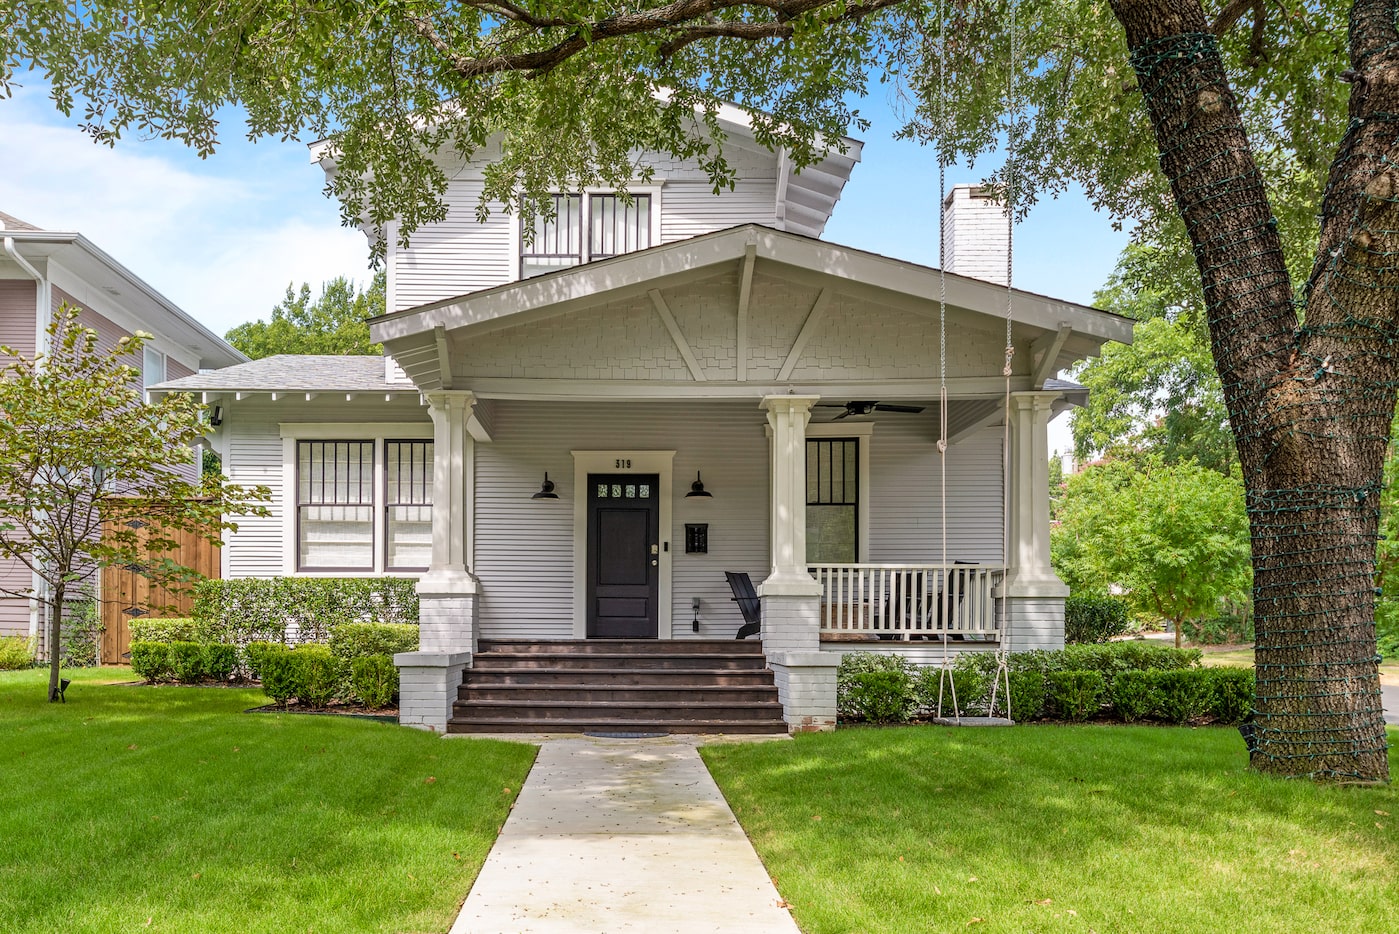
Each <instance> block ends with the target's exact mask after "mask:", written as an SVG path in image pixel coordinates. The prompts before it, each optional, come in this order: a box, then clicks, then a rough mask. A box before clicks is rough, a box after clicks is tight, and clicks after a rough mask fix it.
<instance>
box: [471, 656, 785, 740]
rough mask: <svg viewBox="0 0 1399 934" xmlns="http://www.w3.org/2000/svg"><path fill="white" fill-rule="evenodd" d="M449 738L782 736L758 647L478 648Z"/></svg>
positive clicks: (768, 674) (770, 681) (769, 678)
mask: <svg viewBox="0 0 1399 934" xmlns="http://www.w3.org/2000/svg"><path fill="white" fill-rule="evenodd" d="M472 666H473V667H472V668H470V669H468V670H467V672H466V674H465V675H464V677H463V680H462V685H461V687H460V688H459V689H458V692H457V701H456V703H455V704H454V705H453V716H452V719H451V720H450V721H449V722H448V724H447V731H448V732H449V733H556V732H557V733H580V732H618V733H621V732H628V733H632V732H636V733H643V732H644V733H652V732H654V733H785V732H787V726H786V724H785V722H783V719H782V705H781V704H779V703H778V700H777V688H776V687H775V686H774V684H773V679H772V672H771V671H769V670H768V669H767V667H766V659H765V658H764V656H763V654H762V645H761V644H760V643H758V642H742V641H710V640H703V641H701V640H678V639H677V640H664V641H662V640H654V639H647V640H618V639H606V640H604V639H592V640H588V641H581V640H579V641H547V640H542V641H525V640H514V639H509V640H507V639H498V640H483V641H482V643H481V645H480V647H479V651H478V652H477V653H476V655H475V656H474V658H473V660H472Z"/></svg>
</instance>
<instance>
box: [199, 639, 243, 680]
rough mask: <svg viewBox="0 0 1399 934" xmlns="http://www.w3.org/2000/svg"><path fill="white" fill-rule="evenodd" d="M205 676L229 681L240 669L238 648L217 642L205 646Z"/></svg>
mask: <svg viewBox="0 0 1399 934" xmlns="http://www.w3.org/2000/svg"><path fill="white" fill-rule="evenodd" d="M203 649H204V676H205V677H206V678H212V679H213V680H215V681H227V680H228V679H229V678H231V677H233V672H235V671H237V670H238V649H237V648H236V647H234V646H231V645H221V644H219V643H217V642H214V643H210V644H209V645H205V646H203Z"/></svg>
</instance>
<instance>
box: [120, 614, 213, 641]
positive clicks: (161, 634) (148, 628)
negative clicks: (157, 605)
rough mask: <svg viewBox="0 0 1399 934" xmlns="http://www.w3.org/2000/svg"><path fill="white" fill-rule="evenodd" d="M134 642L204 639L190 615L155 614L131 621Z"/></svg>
mask: <svg viewBox="0 0 1399 934" xmlns="http://www.w3.org/2000/svg"><path fill="white" fill-rule="evenodd" d="M131 641H132V642H165V643H170V642H200V641H203V640H202V638H201V636H200V634H199V632H198V630H197V629H196V627H195V624H194V619H193V618H192V617H189V616H170V617H162V616H153V617H151V618H149V619H133V620H132V621H131Z"/></svg>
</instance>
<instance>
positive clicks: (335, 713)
mask: <svg viewBox="0 0 1399 934" xmlns="http://www.w3.org/2000/svg"><path fill="white" fill-rule="evenodd" d="M243 713H297V714H309V715H310V716H314V717H357V718H359V719H361V720H378V721H380V722H382V723H398V708H396V707H384V708H382V709H379V710H371V709H370V708H368V707H359V706H355V705H353V704H332V705H331V706H329V707H303V706H301V705H300V704H287V705H286V706H285V707H279V706H278V705H276V704H264V705H263V706H261V707H249V708H248V709H247V710H245V711H243Z"/></svg>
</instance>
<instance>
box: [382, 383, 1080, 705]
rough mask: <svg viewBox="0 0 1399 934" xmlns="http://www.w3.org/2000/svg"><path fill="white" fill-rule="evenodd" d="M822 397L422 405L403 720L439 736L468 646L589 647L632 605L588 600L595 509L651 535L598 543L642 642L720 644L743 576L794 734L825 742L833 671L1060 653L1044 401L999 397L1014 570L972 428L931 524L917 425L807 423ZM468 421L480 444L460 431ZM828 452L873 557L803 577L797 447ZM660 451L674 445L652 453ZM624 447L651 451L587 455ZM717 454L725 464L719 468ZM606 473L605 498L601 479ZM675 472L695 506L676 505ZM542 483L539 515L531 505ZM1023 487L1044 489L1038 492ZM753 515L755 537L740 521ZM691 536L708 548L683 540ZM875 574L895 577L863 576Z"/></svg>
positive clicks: (861, 546)
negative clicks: (426, 479)
mask: <svg viewBox="0 0 1399 934" xmlns="http://www.w3.org/2000/svg"><path fill="white" fill-rule="evenodd" d="M819 398H820V397H817V396H814V395H813V396H793V395H786V396H769V397H766V398H764V399H762V400H760V401H759V400H755V403H756V404H754V403H750V404H749V405H744V404H742V403H737V402H725V403H715V402H709V403H703V404H697V403H685V404H673V403H672V404H667V403H658V402H649V403H625V404H621V403H616V402H595V403H574V404H567V405H565V404H557V403H535V402H528V401H523V400H522V401H495V400H492V401H490V402H484V401H483V400H479V399H477V398H476V397H475V396H474V394H473V393H470V392H464V391H458V392H452V393H430V394H428V395H427V400H428V403H429V405H430V410H431V413H432V416H433V420H434V426H435V439H434V447H433V467H434V473H433V476H434V495H433V504H432V513H433V558H432V567H431V568H430V569H429V571H428V572H427V573H426V574H425V575H424V576H423V577H422V579H421V581H420V584H419V587H418V590H419V594H420V597H421V601H422V611H421V619H422V651H421V652H420V653H417V657H415V658H407V657H404V658H402V659H401V660H400V664H401V667H402V668H403V673H404V680H405V684H408V683H411V684H413V685H414V688H413V692H412V696H413V697H415V698H417V699H418V700H421V701H423V702H424V706H425V708H426V712H424V713H421V714H415V713H413V712H412V711H411V710H410V709H409V707H410V705H409V704H408V703H406V702H405V705H404V710H405V713H404V719H405V722H409V721H413V722H417V723H419V724H420V725H423V726H429V727H432V728H434V729H439V730H445V729H446V726H447V720H448V719H449V718H450V716H451V713H450V712H451V709H452V703H453V702H454V701H455V700H456V685H458V684H460V683H461V677H462V672H463V671H465V670H467V669H469V668H470V667H472V665H473V664H474V662H473V659H474V655H473V653H476V652H477V651H479V647H480V643H481V642H482V640H486V641H491V642H495V643H497V644H498V643H499V641H500V640H510V639H544V640H588V639H590V638H594V637H595V634H594V633H593V631H592V627H593V625H594V619H593V617H592V616H590V613H594V612H595V608H596V607H598V606H601V605H603V604H605V603H607V602H608V601H611V602H612V603H617V602H618V601H619V600H621V599H624V600H627V601H632V602H635V601H637V600H643V599H647V598H646V596H645V593H646V592H645V591H644V588H643V591H642V592H640V596H637V595H636V594H633V595H631V596H626V597H623V598H618V597H617V596H616V595H615V594H614V593H612V592H610V591H609V592H607V593H604V592H603V590H602V589H600V588H599V586H598V584H599V579H598V577H597V574H598V566H597V565H596V564H595V562H593V560H592V554H593V551H592V549H594V548H595V547H597V543H598V542H599V535H601V534H603V530H602V529H600V528H599V527H598V526H597V524H596V513H597V509H596V507H597V506H598V504H599V503H600V502H601V503H603V504H611V505H614V506H615V507H616V508H617V509H620V510H622V511H623V512H625V511H626V510H628V509H633V507H634V508H636V509H640V510H641V514H643V515H645V516H648V517H654V518H653V519H647V520H645V521H649V522H654V527H653V530H652V532H651V533H645V532H644V523H642V524H640V525H638V526H637V529H639V530H641V531H638V532H637V534H636V535H633V536H630V538H629V537H628V536H629V533H625V531H624V530H623V531H622V532H617V533H610V534H612V535H613V538H612V539H609V540H608V541H607V543H606V544H607V546H608V548H611V549H614V550H617V549H620V551H621V556H620V558H618V559H617V560H619V561H620V562H621V565H620V566H622V567H623V568H624V569H625V568H637V569H638V570H637V572H636V573H637V574H638V575H640V576H639V577H637V581H645V580H651V581H653V588H652V591H653V593H654V599H651V602H649V603H646V604H644V605H645V606H646V607H648V609H646V610H645V612H646V613H650V614H652V615H651V616H650V617H649V619H650V622H649V623H647V625H649V626H650V629H649V635H645V634H643V636H642V637H643V638H653V639H656V640H657V641H659V642H677V643H678V642H687V641H694V640H716V639H730V640H731V639H732V638H733V636H734V634H735V633H736V632H737V630H738V628H739V626H740V625H741V624H742V617H741V615H740V613H739V611H738V608H737V606H736V604H735V603H734V601H733V600H732V599H731V598H730V594H729V591H728V586H727V584H726V583H725V580H724V572H725V571H730V570H736V571H742V572H745V573H748V574H749V575H750V576H751V578H752V579H753V580H754V582H755V583H756V585H757V589H758V592H759V597H758V599H759V602H760V605H761V619H762V648H761V653H762V657H763V659H764V660H765V663H766V666H767V668H768V669H769V670H770V671H771V673H772V677H773V678H774V679H775V686H776V688H777V691H778V694H779V697H780V700H781V703H782V707H783V710H784V716H785V718H786V721H787V723H788V724H789V726H790V727H792V728H794V729H826V728H830V727H831V726H833V725H834V720H835V667H836V666H837V665H838V664H839V660H840V657H841V655H842V654H843V653H845V652H850V651H886V652H897V653H899V654H904V655H908V656H909V657H911V658H913V659H914V660H917V661H924V662H934V661H936V660H938V659H940V658H941V657H943V654H944V653H949V652H961V651H986V650H989V649H992V648H995V647H996V646H998V645H1002V644H1006V645H1010V646H1012V647H1014V648H1017V649H1023V648H1041V647H1052V646H1055V645H1057V644H1061V643H1062V596H1063V593H1062V590H1063V588H1062V585H1061V584H1059V583H1058V581H1057V579H1055V578H1053V576H1052V572H1051V571H1050V570H1049V567H1048V498H1047V481H1048V478H1047V452H1046V451H1045V444H1046V436H1045V425H1046V423H1047V420H1048V417H1049V415H1050V413H1051V411H1052V408H1051V407H1052V403H1053V401H1054V400H1055V399H1057V398H1058V393H1056V392H1044V391H1041V392H1033V391H1032V392H1022V393H1014V394H1012V396H1011V403H1012V404H1011V426H1010V427H1011V432H1010V440H1011V447H1010V452H1011V457H1010V460H1009V468H1010V475H1009V479H1010V489H1009V494H1008V498H1009V502H1010V530H1011V532H1012V535H1013V538H1012V549H1011V551H1010V554H1009V556H1008V557H1009V558H1010V560H1009V561H1007V560H1006V556H1005V554H1004V552H1003V542H1004V535H1005V531H1006V529H1007V525H1006V510H1005V502H1006V495H1005V494H1004V493H1003V489H1004V487H1003V480H1002V477H1003V476H1004V474H1003V468H1004V466H1005V465H1006V461H1005V459H1004V457H1003V455H1002V451H1003V450H1004V448H1003V442H1004V439H1005V437H1006V432H1005V430H1004V428H1003V427H1000V426H994V425H990V426H983V427H981V428H980V429H978V430H977V431H975V432H973V433H972V434H971V435H970V436H969V437H968V438H966V439H965V440H964V441H963V442H962V444H961V445H953V446H952V447H951V448H950V449H949V454H948V461H949V464H950V465H951V466H950V470H951V473H950V477H951V481H950V484H949V486H948V490H949V502H948V504H947V505H946V507H944V504H943V503H941V502H938V501H936V500H935V498H934V497H933V495H932V494H933V493H934V491H935V490H936V489H937V488H938V487H937V484H936V483H935V482H934V477H935V476H936V473H935V469H936V468H937V467H938V466H939V465H938V455H937V447H936V440H937V439H936V437H935V435H934V432H935V430H936V428H935V426H936V424H937V421H936V419H935V418H933V417H931V416H932V412H929V414H928V415H922V416H913V415H900V416H898V417H897V418H898V419H902V420H901V421H896V420H895V419H894V418H892V417H891V418H889V419H888V420H886V421H881V422H879V423H878V424H877V425H876V424H874V423H872V422H864V423H856V424H854V425H840V424H838V423H836V424H832V423H831V422H830V421H826V422H824V423H815V424H813V423H812V421H811V418H812V414H813V411H819V409H818V407H817V406H818V400H819ZM750 405H751V408H750V407H749V406H750ZM481 410H484V412H485V413H486V417H485V418H484V419H481V422H480V424H483V425H484V424H489V425H490V426H491V427H490V431H489V432H488V433H487V432H484V431H482V429H481V427H479V425H478V424H477V420H478V413H479V412H480V411H481ZM934 411H935V410H934ZM700 413H703V414H702V415H701V414H700ZM666 425H668V426H669V428H670V430H669V431H665V430H663V429H664V426H666ZM473 426H476V427H473ZM658 426H661V427H658ZM837 435H840V436H845V437H847V439H848V440H849V443H850V444H852V445H853V446H852V448H851V451H852V452H854V451H856V450H858V452H859V453H858V458H859V464H860V469H859V470H853V469H852V473H851V476H852V477H853V476H856V475H858V476H859V477H860V478H861V480H860V482H859V483H858V488H859V489H858V495H856V494H855V493H854V492H852V493H850V494H848V496H847V498H848V499H849V500H850V503H851V517H850V518H849V519H848V520H846V524H847V525H849V526H851V527H852V528H853V529H855V530H856V531H855V533H854V534H855V535H856V536H857V539H858V547H857V548H856V551H857V556H858V557H861V558H866V559H868V558H874V559H875V560H861V561H853V562H851V561H826V562H820V563H814V562H812V561H810V560H809V559H810V557H811V554H812V552H811V550H810V549H809V548H808V542H807V537H808V526H809V516H808V511H809V509H810V508H811V507H810V506H809V504H810V503H811V502H812V499H811V498H810V497H811V495H812V494H811V493H810V489H809V485H808V482H807V476H808V459H809V457H810V456H812V455H811V453H810V452H811V450H812V449H811V448H810V447H809V446H808V441H809V440H811V439H829V438H832V437H834V436H837ZM662 437H664V438H665V439H666V440H668V441H669V442H670V443H671V444H672V445H674V448H673V449H670V450H658V449H656V448H651V447H649V445H647V442H649V443H650V444H654V443H655V441H656V440H660V439H661V438H662ZM622 438H627V439H629V440H641V441H642V442H643V445H647V446H641V445H638V446H636V447H630V446H629V447H625V448H624V447H621V446H616V447H603V448H602V449H601V450H598V449H591V450H590V449H588V448H591V447H592V445H593V444H596V443H598V442H599V441H601V442H602V443H603V444H607V443H608V442H611V443H612V444H615V443H616V442H617V441H618V440H619V439H622ZM716 451H723V452H724V455H723V456H721V457H718V458H717V459H716V458H715V453H716ZM853 456H855V455H854V454H852V457H853ZM570 460H571V461H572V469H571V470H570V469H569V466H568V462H569V461H570ZM604 470H605V472H606V475H605V478H606V480H607V482H599V481H600V480H601V479H603V475H602V474H599V473H598V471H604ZM692 470H694V471H695V472H696V473H700V474H701V475H702V477H703V480H704V483H705V484H706V486H707V487H708V490H707V492H708V491H712V492H713V495H712V496H708V497H697V496H687V495H686V493H687V492H693V490H692V489H690V486H689V483H687V481H691V478H692V477H693V476H694V474H692V473H691V471H692ZM546 472H547V473H548V475H549V477H550V483H551V484H553V489H552V490H551V492H553V493H554V496H553V497H543V498H541V497H536V496H535V495H534V493H535V492H537V491H538V490H539V486H538V484H539V482H540V480H541V479H542V478H543V476H544V475H545V473H546ZM555 478H557V479H555ZM691 482H692V481H691ZM1038 485H1045V486H1046V489H1045V490H1044V492H1043V493H1041V494H1039V495H1036V494H1035V488H1036V487H1037V486H1038ZM915 490H917V491H921V492H920V493H918V494H917V495H916V496H915V497H914V498H912V499H911V498H910V491H915ZM599 496H603V497H604V498H603V500H598V497H599ZM643 499H647V500H649V502H647V503H643V502H641V501H642V500H643ZM944 515H945V516H947V529H948V531H947V534H946V536H944V535H943V534H942V532H941V528H940V527H941V523H942V517H943V516H944ZM760 516H762V517H765V521H763V520H759V521H755V520H758V517H760ZM695 520H706V521H703V522H699V521H695ZM696 526H700V527H702V528H703V529H704V533H705V534H704V536H702V537H701V538H700V539H696V537H695V536H694V535H693V533H692V531H691V530H692V529H693V528H694V527H696ZM619 528H623V527H619ZM617 536H620V538H618V537H617ZM944 537H945V538H946V545H945V546H944V545H943V539H944ZM633 538H634V539H635V540H634V541H632V540H631V539H633ZM618 542H621V544H620V545H619V544H618ZM628 542H630V544H627V543H628ZM687 545H689V546H692V547H686V546H687ZM700 546H703V547H700ZM851 547H855V546H851ZM628 549H631V551H634V552H635V553H634V554H632V553H630V551H628ZM943 554H946V555H947V556H948V557H947V558H946V559H944V558H943ZM886 557H887V558H890V559H894V560H879V559H883V558H886ZM930 558H931V559H932V560H929V559H930ZM919 559H921V560H919ZM627 573H630V572H627ZM643 623H645V620H644V619H643ZM405 696H408V695H407V694H405Z"/></svg>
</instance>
